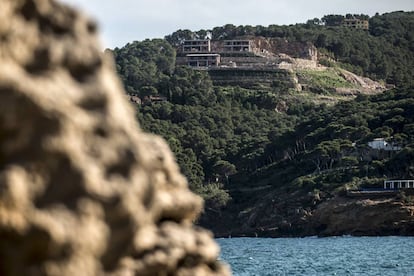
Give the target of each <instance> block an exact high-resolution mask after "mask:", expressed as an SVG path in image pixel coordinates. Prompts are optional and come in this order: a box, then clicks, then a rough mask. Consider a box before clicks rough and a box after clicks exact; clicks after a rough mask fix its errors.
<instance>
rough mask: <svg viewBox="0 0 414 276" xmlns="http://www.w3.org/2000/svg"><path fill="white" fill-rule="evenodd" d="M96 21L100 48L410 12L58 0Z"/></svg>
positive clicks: (175, 0)
mask: <svg viewBox="0 0 414 276" xmlns="http://www.w3.org/2000/svg"><path fill="white" fill-rule="evenodd" d="M62 1H63V2H66V3H69V4H70V5H72V6H76V7H81V8H82V9H83V10H84V11H85V12H86V14H88V15H89V16H92V17H93V18H95V19H96V20H97V21H98V24H99V26H100V31H101V37H102V43H103V46H104V47H105V48H114V47H122V46H124V45H125V44H126V43H128V42H132V41H135V40H144V39H146V38H163V37H164V36H165V35H168V34H171V33H172V32H174V31H176V30H178V29H190V30H192V31H198V30H200V29H212V28H213V27H218V26H223V25H225V24H234V25H236V26H238V25H252V26H256V25H263V26H268V25H270V24H276V25H289V24H295V23H305V22H306V21H307V20H308V19H312V18H315V17H317V18H321V17H323V16H324V15H327V14H342V15H345V14H347V13H352V14H354V13H356V14H361V13H363V14H368V15H370V16H373V15H374V14H375V13H376V12H378V13H380V14H382V13H386V12H392V11H399V10H403V11H414V0H62Z"/></svg>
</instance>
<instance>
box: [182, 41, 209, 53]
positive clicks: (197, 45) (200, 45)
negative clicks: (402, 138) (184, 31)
mask: <svg viewBox="0 0 414 276" xmlns="http://www.w3.org/2000/svg"><path fill="white" fill-rule="evenodd" d="M182 50H183V52H184V53H193V52H200V53H209V52H211V43H210V40H209V39H199V40H185V41H184V44H183V45H182Z"/></svg>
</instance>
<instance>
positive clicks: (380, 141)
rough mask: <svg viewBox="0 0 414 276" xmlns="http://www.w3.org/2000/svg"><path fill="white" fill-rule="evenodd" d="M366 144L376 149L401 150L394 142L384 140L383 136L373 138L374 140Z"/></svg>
mask: <svg viewBox="0 0 414 276" xmlns="http://www.w3.org/2000/svg"><path fill="white" fill-rule="evenodd" d="M368 146H369V147H370V148H372V149H376V150H387V151H397V150H401V147H399V146H396V145H394V143H390V142H387V141H385V139H384V138H375V139H374V140H372V141H370V142H368Z"/></svg>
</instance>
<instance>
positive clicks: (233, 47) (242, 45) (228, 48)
mask: <svg viewBox="0 0 414 276" xmlns="http://www.w3.org/2000/svg"><path fill="white" fill-rule="evenodd" d="M251 51H252V42H251V41H250V40H225V41H224V44H223V52H251Z"/></svg>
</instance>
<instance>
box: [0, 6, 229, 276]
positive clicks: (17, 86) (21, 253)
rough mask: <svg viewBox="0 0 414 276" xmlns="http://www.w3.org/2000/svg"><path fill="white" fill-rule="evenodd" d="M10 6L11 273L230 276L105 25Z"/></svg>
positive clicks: (6, 90)
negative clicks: (101, 31)
mask: <svg viewBox="0 0 414 276" xmlns="http://www.w3.org/2000/svg"><path fill="white" fill-rule="evenodd" d="M0 13H1V16H0V38H1V43H0V275H60V276H62V275H63V276H64V275H78V276H82V275H85V276H86V275H88V276H89V275H228V274H229V270H228V269H227V267H226V266H224V265H223V264H221V263H219V262H218V261H217V257H218V254H219V248H218V246H217V245H216V244H215V242H214V241H213V239H212V237H211V234H210V233H209V232H207V231H205V230H202V229H199V228H196V227H195V226H194V225H193V221H194V220H195V219H196V218H197V216H198V214H199V213H200V211H201V209H202V200H201V199H200V198H199V197H198V196H196V195H194V194H193V193H191V192H190V191H189V189H188V188H187V183H186V180H185V178H184V177H183V176H182V175H181V174H180V173H179V168H178V167H177V164H176V163H175V160H174V157H173V156H172V154H171V151H170V150H169V148H168V146H167V145H166V143H165V142H164V141H163V140H162V139H160V138H159V137H155V136H152V135H149V134H145V133H142V132H141V131H140V130H139V127H138V126H137V123H136V121H135V116H134V112H133V110H132V108H131V107H130V105H129V104H128V103H127V101H126V99H125V96H124V91H123V90H122V88H121V87H122V85H121V83H120V81H119V80H118V78H117V77H116V75H115V73H114V66H113V64H112V59H111V57H108V56H104V54H103V53H102V52H101V50H100V49H101V48H100V46H99V43H97V35H96V32H97V27H96V25H95V23H94V22H92V21H90V20H89V19H87V18H85V17H84V16H83V15H82V14H81V13H79V12H76V11H74V10H73V9H71V8H68V7H66V6H63V5H61V4H59V3H56V2H55V1H53V0H3V1H1V3H0Z"/></svg>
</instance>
